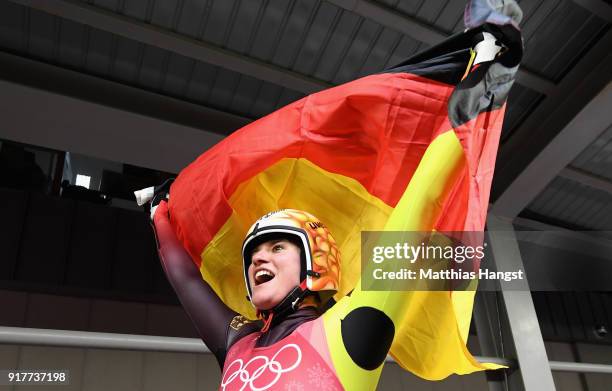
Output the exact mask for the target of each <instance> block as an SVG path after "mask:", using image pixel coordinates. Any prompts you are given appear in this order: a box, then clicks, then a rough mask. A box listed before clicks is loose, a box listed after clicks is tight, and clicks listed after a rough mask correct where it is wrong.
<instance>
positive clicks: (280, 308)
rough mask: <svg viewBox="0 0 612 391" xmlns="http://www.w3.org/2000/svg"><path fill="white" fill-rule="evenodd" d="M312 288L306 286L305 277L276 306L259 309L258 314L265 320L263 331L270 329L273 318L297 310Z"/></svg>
mask: <svg viewBox="0 0 612 391" xmlns="http://www.w3.org/2000/svg"><path fill="white" fill-rule="evenodd" d="M310 293H311V292H310V290H309V289H308V287H307V286H306V280H305V279H304V280H303V281H302V282H301V283H300V285H297V286H296V287H295V288H293V289H292V290H291V291H289V293H288V294H287V296H285V298H284V299H283V300H282V301H281V302H280V303H278V304H277V305H276V306H275V307H274V308H272V309H270V310H262V311H260V310H257V315H258V316H260V317H261V318H262V319H263V320H264V326H263V327H262V329H261V332H262V333H265V332H266V331H268V330H269V329H270V326H271V325H272V319H273V318H274V317H276V318H282V317H284V316H285V315H287V314H289V313H291V312H295V311H297V309H298V308H299V306H300V304H301V303H302V301H303V300H304V298H305V297H306V296H308V295H309V294H310Z"/></svg>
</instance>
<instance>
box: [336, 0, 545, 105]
mask: <svg viewBox="0 0 612 391" xmlns="http://www.w3.org/2000/svg"><path fill="white" fill-rule="evenodd" d="M327 2H328V3H331V4H333V5H335V6H337V7H340V8H343V9H345V10H347V11H350V12H352V13H355V14H357V15H359V16H362V17H364V18H366V19H369V20H372V21H374V22H376V23H378V24H380V25H382V26H384V27H386V28H389V29H391V30H394V31H398V32H400V33H402V34H405V35H407V36H409V37H411V38H413V39H415V40H417V41H419V42H423V43H426V44H428V45H436V44H438V43H440V42H441V41H443V40H445V39H446V38H448V37H449V36H450V35H448V34H447V33H445V32H443V31H441V30H438V29H436V28H435V27H432V26H428V25H426V24H424V23H423V22H421V21H419V20H418V19H416V18H413V17H410V16H408V15H405V14H402V13H400V12H398V11H395V10H393V9H391V8H389V7H385V6H384V5H381V4H377V3H374V2H372V1H368V0H327ZM516 81H517V83H520V84H521V85H523V86H525V87H527V88H529V89H532V90H534V91H537V92H539V93H540V94H544V95H550V94H551V93H552V92H553V91H554V90H555V88H556V85H555V83H554V82H553V81H551V80H548V79H546V78H543V77H542V76H539V75H536V74H535V73H533V72H530V71H528V70H525V69H519V71H518V74H517V78H516Z"/></svg>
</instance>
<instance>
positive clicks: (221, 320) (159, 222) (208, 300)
mask: <svg viewBox="0 0 612 391" xmlns="http://www.w3.org/2000/svg"><path fill="white" fill-rule="evenodd" d="M153 227H154V230H155V236H156V239H157V250H158V253H159V257H160V260H161V263H162V266H163V269H164V272H165V273H166V276H167V277H168V280H169V281H170V284H171V285H172V287H173V288H174V291H175V292H176V294H177V296H178V298H179V300H180V302H181V304H182V306H183V308H184V309H185V311H186V312H187V314H188V315H189V317H190V318H191V321H192V322H193V324H194V326H195V327H196V329H197V330H198V333H199V335H200V337H201V338H202V340H203V341H204V343H205V344H206V346H208V348H209V349H210V350H211V352H212V353H214V355H215V357H217V361H218V362H219V365H220V366H221V367H223V362H224V360H225V354H226V353H227V352H226V349H227V346H226V344H227V339H228V329H229V327H230V323H231V321H232V319H233V318H234V317H235V316H237V315H238V314H237V313H236V312H234V311H232V310H231V309H230V308H228V307H227V306H226V305H225V304H224V303H223V302H222V301H221V299H219V297H218V296H217V294H216V293H215V292H214V291H213V289H212V288H211V287H210V285H208V284H207V283H206V282H205V281H204V280H203V279H202V276H201V275H200V272H199V271H198V269H197V267H196V266H195V264H194V263H193V261H192V260H191V257H190V256H189V254H188V253H187V251H185V249H184V247H183V245H182V244H181V243H180V241H179V240H178V238H177V237H176V234H175V233H174V230H173V228H172V226H171V225H170V219H169V218H168V205H167V203H166V201H162V202H161V203H160V204H159V206H158V207H157V209H156V210H155V214H154V217H153Z"/></svg>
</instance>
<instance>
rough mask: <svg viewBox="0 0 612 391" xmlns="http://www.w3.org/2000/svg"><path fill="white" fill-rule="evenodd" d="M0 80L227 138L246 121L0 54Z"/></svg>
mask: <svg viewBox="0 0 612 391" xmlns="http://www.w3.org/2000/svg"><path fill="white" fill-rule="evenodd" d="M0 79H3V80H6V81H10V82H12V83H16V84H23V85H27V86H30V87H34V88H38V89H43V90H47V91H50V92H54V93H57V94H59V95H64V96H71V97H73V98H78V99H81V100H84V101H88V102H95V103H99V104H101V105H105V106H110V107H114V108H117V109H120V110H124V111H130V112H133V113H138V114H141V115H144V116H148V117H153V118H158V119H160V120H164V121H169V122H173V123H176V124H178V125H183V126H188V127H192V128H197V129H202V130H205V131H207V132H212V133H217V134H219V135H223V136H227V135H229V134H231V133H232V132H234V131H235V130H237V129H240V128H241V127H243V126H245V125H246V124H248V123H250V122H251V121H252V120H251V119H250V118H245V117H242V116H239V115H235V114H231V113H227V112H225V111H221V110H217V109H213V108H209V107H206V106H203V105H201V104H196V103H190V102H188V101H185V100H182V99H176V98H173V97H170V96H167V95H162V94H160V93H157V92H152V91H147V90H145V89H143V88H142V87H137V86H134V87H132V86H129V85H127V84H123V83H118V82H114V81H110V80H106V79H103V78H100V77H96V76H92V75H88V74H85V73H81V72H78V71H73V70H70V69H67V68H63V67H60V66H55V65H51V64H46V63H43V62H40V61H35V60H31V59H27V58H24V57H21V56H18V55H14V54H9V53H5V52H1V51H0Z"/></svg>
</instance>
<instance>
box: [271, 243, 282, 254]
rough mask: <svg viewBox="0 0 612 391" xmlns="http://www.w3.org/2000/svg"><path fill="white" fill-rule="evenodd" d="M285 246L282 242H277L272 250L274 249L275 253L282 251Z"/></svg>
mask: <svg viewBox="0 0 612 391" xmlns="http://www.w3.org/2000/svg"><path fill="white" fill-rule="evenodd" d="M283 248H284V247H283V245H282V244H280V243H278V244H275V245H274V247H272V251H273V252H275V253H277V252H279V251H282V250H283Z"/></svg>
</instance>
